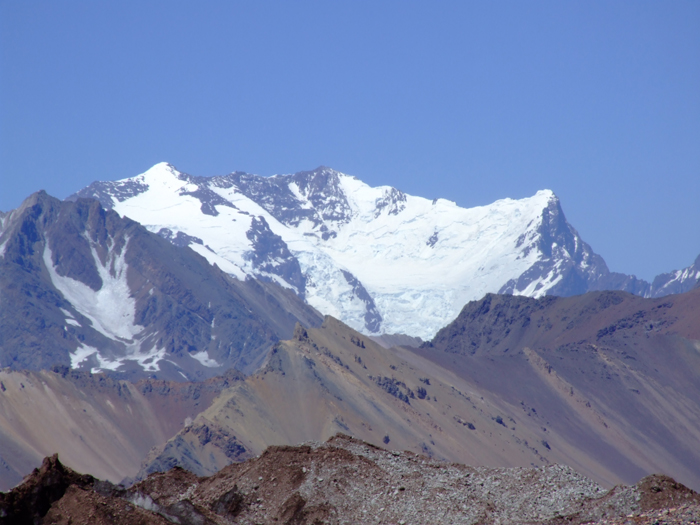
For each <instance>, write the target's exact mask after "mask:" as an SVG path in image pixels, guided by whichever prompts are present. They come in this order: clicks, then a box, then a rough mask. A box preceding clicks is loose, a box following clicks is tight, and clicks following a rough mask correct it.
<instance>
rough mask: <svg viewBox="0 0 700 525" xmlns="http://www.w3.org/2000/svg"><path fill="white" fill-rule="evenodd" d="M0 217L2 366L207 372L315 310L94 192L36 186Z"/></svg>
mask: <svg viewBox="0 0 700 525" xmlns="http://www.w3.org/2000/svg"><path fill="white" fill-rule="evenodd" d="M0 221H2V223H1V224H0V367H6V366H9V367H12V368H14V369H34V370H36V369H45V368H51V367H53V366H54V365H61V366H70V367H71V368H78V369H85V370H91V371H94V372H102V371H114V372H119V373H120V374H122V376H126V377H132V378H138V377H143V376H144V375H149V376H150V375H155V376H157V377H159V378H168V379H175V380H182V379H202V378H206V377H210V376H214V375H216V374H220V373H222V371H224V370H227V369H228V368H231V367H236V368H238V369H239V370H242V371H246V372H250V371H252V370H254V369H256V368H257V367H258V366H259V365H260V363H261V362H262V360H263V359H264V357H265V354H266V352H267V350H268V349H269V347H270V346H271V345H272V344H273V343H275V342H276V341H277V340H279V339H281V338H288V337H290V336H291V334H292V332H293V329H294V325H295V323H296V322H297V321H299V322H301V323H303V324H305V325H307V326H313V325H315V324H320V322H321V317H320V315H319V314H318V313H317V312H315V311H313V309H311V308H309V307H308V306H307V305H306V304H305V303H304V302H303V301H301V300H300V299H299V298H298V297H297V296H296V295H295V294H293V293H291V292H290V291H287V290H284V289H281V288H280V287H279V286H276V285H274V284H272V283H261V282H260V281H258V280H252V279H249V280H246V281H241V280H236V279H231V278H230V277H229V276H228V275H226V274H225V273H224V272H222V271H221V270H219V269H217V268H215V267H213V266H212V265H210V264H209V263H208V262H207V261H206V260H205V259H204V258H202V257H200V256H198V255H197V254H195V253H193V252H192V251H191V250H182V249H179V248H177V247H176V246H173V245H172V244H171V243H169V242H166V241H165V240H164V239H162V238H160V237H159V236H157V235H154V234H152V233H150V232H148V231H147V230H146V229H144V228H143V227H142V226H141V225H139V224H138V223H136V222H134V221H132V220H130V219H127V218H122V217H120V216H119V214H117V213H116V212H114V211H106V210H104V209H103V208H102V206H101V205H100V203H99V202H97V201H95V200H92V199H89V200H88V199H79V200H77V201H76V202H61V201H59V200H58V199H55V198H53V197H50V196H49V195H47V194H46V193H44V192H39V193H35V194H34V195H32V196H30V197H29V198H28V199H27V200H25V202H24V203H23V204H22V206H20V207H19V208H18V209H16V210H13V211H11V212H9V213H8V214H6V215H5V216H4V218H2V217H0Z"/></svg>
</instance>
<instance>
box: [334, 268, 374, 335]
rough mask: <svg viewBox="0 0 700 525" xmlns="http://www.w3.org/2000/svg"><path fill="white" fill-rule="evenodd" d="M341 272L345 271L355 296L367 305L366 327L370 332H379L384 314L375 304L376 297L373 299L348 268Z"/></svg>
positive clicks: (344, 275)
mask: <svg viewBox="0 0 700 525" xmlns="http://www.w3.org/2000/svg"><path fill="white" fill-rule="evenodd" d="M341 272H342V273H343V277H345V280H346V281H347V282H348V284H349V285H350V286H352V291H353V294H354V295H355V297H357V298H358V299H360V300H361V301H363V302H364V303H365V305H366V309H365V327H366V328H367V330H369V331H370V332H374V333H376V332H379V329H380V327H381V325H382V314H380V313H379V310H377V306H376V305H375V304H374V299H372V296H371V295H370V294H369V293H368V292H367V290H366V289H365V287H364V286H362V283H361V282H360V281H359V280H358V279H357V278H356V277H355V276H354V275H353V274H351V273H350V272H348V271H347V270H341Z"/></svg>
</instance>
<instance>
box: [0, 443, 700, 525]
mask: <svg viewBox="0 0 700 525" xmlns="http://www.w3.org/2000/svg"><path fill="white" fill-rule="evenodd" d="M59 478H60V479H59ZM57 480H59V481H60V483H59V485H60V487H59V488H60V490H58V489H57V487H58V486H59V485H56V483H58V481H57ZM61 480H62V481H61ZM47 494H48V496H47ZM31 498H33V499H31ZM37 498H38V499H37ZM42 498H43V500H46V501H47V503H48V504H47V508H48V512H47V513H44V514H42V515H43V519H39V520H38V521H37V515H36V513H34V514H33V515H32V517H31V521H22V520H19V519H17V516H20V515H19V514H13V512H14V510H13V509H14V508H15V507H12V505H15V506H16V508H18V509H26V508H29V507H31V506H32V505H34V504H35V503H32V502H36V501H38V500H40V499H42ZM51 498H52V499H51ZM30 500H31V501H30ZM49 500H50V501H49ZM49 506H50V508H49ZM20 517H21V516H20ZM699 517H700V495H698V494H697V493H695V492H693V491H692V490H690V489H688V488H687V487H685V486H683V485H681V484H679V483H676V482H675V481H674V480H673V479H671V478H668V477H665V476H649V477H647V478H644V479H643V480H642V481H640V482H639V483H638V484H636V485H634V486H631V487H625V486H618V487H615V488H613V489H612V490H610V491H606V490H604V489H603V488H602V487H601V486H599V485H598V484H597V483H595V482H593V481H591V480H590V479H588V478H586V477H584V476H582V475H580V474H578V473H577V472H575V471H574V470H572V469H571V468H570V467H566V466H561V465H551V466H546V467H538V468H485V467H468V466H464V465H458V464H447V463H442V462H439V461H436V460H432V459H429V458H427V457H425V456H421V455H417V454H414V453H411V452H390V451H386V450H383V449H380V448H378V447H375V446H373V445H369V444H367V443H364V442H362V441H359V440H356V439H353V438H351V437H348V436H342V435H338V436H336V437H334V438H332V439H330V440H329V441H328V442H326V443H306V444H303V445H300V446H296V447H291V446H282V447H270V448H268V449H267V450H266V451H265V452H264V453H263V454H262V455H260V456H259V457H256V458H254V459H251V460H249V461H246V462H245V463H239V464H234V465H230V466H228V467H226V468H225V469H223V470H222V471H220V472H219V473H217V474H215V475H214V476H211V477H208V478H198V477H197V476H195V475H194V474H192V473H191V472H188V471H185V470H183V469H179V468H176V469H173V470H171V471H169V472H166V473H157V474H153V475H151V476H150V477H148V478H147V479H146V480H144V481H142V482H140V483H138V484H136V485H134V486H133V487H131V488H130V489H128V490H127V489H124V488H122V487H116V486H114V485H111V484H109V483H107V482H101V481H97V480H94V478H91V477H90V476H79V475H77V474H75V473H73V472H72V471H70V470H69V469H66V468H65V467H63V466H62V465H60V463H59V462H58V460H57V459H56V458H55V457H54V458H47V460H46V461H45V464H44V465H43V466H42V469H38V470H36V471H35V472H34V473H33V474H32V475H31V476H29V477H28V479H27V480H26V481H25V483H24V484H22V485H20V486H19V487H17V488H16V489H14V490H13V491H12V492H10V493H8V494H4V495H3V494H0V525H2V524H5V523H8V524H10V523H12V524H13V525H14V524H20V523H25V522H26V523H30V522H31V523H58V524H66V525H68V524H78V523H91V524H96V525H102V524H119V525H136V524H146V523H179V524H181V525H187V524H191V525H214V524H222V525H223V524H232V523H237V524H250V525H253V524H268V523H284V524H287V525H293V524H322V523H328V524H338V525H340V524H357V523H368V524H386V525H389V524H394V525H409V524H438V523H444V524H485V523H489V524H491V523H493V524H518V523H522V524H535V523H543V524H548V525H563V524H575V525H580V524H585V523H597V524H645V525H646V524H648V525H652V524H691V523H699V520H698V519H699ZM8 520H9V521H8Z"/></svg>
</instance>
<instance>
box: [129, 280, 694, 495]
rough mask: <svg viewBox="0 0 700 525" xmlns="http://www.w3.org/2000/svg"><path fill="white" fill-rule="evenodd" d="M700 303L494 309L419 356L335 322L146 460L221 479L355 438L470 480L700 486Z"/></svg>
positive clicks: (555, 301) (492, 299)
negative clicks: (667, 479)
mask: <svg viewBox="0 0 700 525" xmlns="http://www.w3.org/2000/svg"><path fill="white" fill-rule="evenodd" d="M699 309H700V289H697V290H693V291H691V292H688V293H686V294H682V295H677V296H673V297H672V298H662V299H643V298H640V297H636V296H634V295H631V294H628V293H624V292H591V293H588V294H585V295H582V296H576V297H570V298H557V297H544V298H540V299H532V298H527V297H517V296H503V295H500V296H498V295H488V296H487V297H486V298H484V299H482V300H480V301H476V302H472V303H469V304H468V305H467V306H465V308H464V309H463V311H462V313H460V315H459V316H458V318H457V319H456V320H455V321H454V322H453V323H451V324H450V325H449V326H448V327H446V328H444V329H443V330H441V331H440V332H439V333H438V334H437V336H436V337H435V339H434V340H433V341H432V342H431V343H429V344H426V345H424V346H423V347H422V348H421V349H413V350H412V349H408V348H392V349H384V348H382V347H380V346H379V345H377V344H375V343H374V342H372V341H371V340H370V339H369V338H368V337H365V336H363V335H361V334H359V333H357V332H355V331H353V330H352V329H351V328H349V327H347V326H346V325H344V324H343V323H341V322H339V321H336V320H335V319H333V318H330V317H327V318H326V320H325V321H324V324H323V326H322V327H321V328H319V329H309V330H303V329H301V328H299V329H297V331H296V333H295V337H294V339H293V340H290V341H283V342H280V343H278V344H277V345H276V346H275V349H274V350H273V353H272V354H271V355H270V357H269V359H268V361H267V363H266V365H265V367H263V368H262V369H261V370H260V371H258V372H257V373H256V374H254V375H252V376H249V377H247V378H246V379H245V381H240V382H237V383H236V384H234V385H233V386H232V387H231V388H230V389H228V390H225V391H223V392H222V393H221V395H220V397H219V398H218V399H217V400H216V401H215V402H214V403H213V404H212V405H211V406H210V407H209V408H208V409H207V410H205V411H203V412H202V413H200V414H199V415H198V416H197V418H196V419H195V420H194V422H193V423H192V425H190V426H187V427H186V428H184V429H183V430H181V431H180V432H179V433H178V434H177V435H176V436H175V437H173V438H171V439H170V440H169V441H168V442H167V443H166V444H165V445H164V446H162V447H160V448H158V449H156V450H155V451H154V452H153V453H152V454H151V455H150V456H149V458H148V459H147V461H146V466H145V468H144V470H143V471H142V475H144V474H146V473H148V472H152V471H155V470H161V469H166V468H169V467H171V466H172V465H175V464H179V465H181V466H183V467H185V468H187V469H190V470H192V471H193V472H195V473H197V474H199V475H205V474H211V473H213V472H216V471H217V470H219V469H220V468H222V467H223V466H224V465H226V464H228V463H230V462H234V461H238V460H239V458H240V457H245V455H246V454H248V455H250V454H252V455H256V454H260V453H261V452H262V451H263V450H264V449H265V447H266V446H269V445H273V444H276V445H281V444H295V443H300V442H304V441H309V440H324V439H327V438H328V437H330V436H332V435H333V434H335V433H336V432H344V433H347V434H350V435H353V436H356V437H359V438H361V439H363V440H366V441H368V442H370V443H374V444H376V445H379V446H386V447H388V448H392V449H397V450H411V451H414V452H418V453H423V454H427V455H430V456H433V457H435V458H441V459H446V460H450V461H459V462H464V463H466V464H470V465H489V466H516V465H522V466H525V465H531V464H534V465H547V464H551V463H563V464H567V465H570V466H571V467H573V468H574V469H576V470H577V471H579V472H581V473H583V474H585V475H587V476H589V477H591V478H593V479H595V480H596V481H598V482H600V483H603V484H604V485H607V486H612V485H613V484H615V483H619V482H626V483H631V482H634V481H636V480H638V479H639V478H641V477H642V476H644V475H647V474H651V473H654V472H661V473H666V474H668V475H671V476H673V477H675V478H676V479H678V480H680V481H682V482H683V483H685V484H687V485H689V486H691V487H700V475H699V473H700V451H699V450H698V448H697V443H698V439H700V387H699V386H698V381H697V378H698V377H700V353H699V352H698V350H700V324H698V322H697V320H698V319H697V312H698V311H699Z"/></svg>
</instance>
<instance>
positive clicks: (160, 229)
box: [71, 163, 698, 339]
mask: <svg viewBox="0 0 700 525" xmlns="http://www.w3.org/2000/svg"><path fill="white" fill-rule="evenodd" d="M79 196H80V197H94V198H97V199H99V200H100V202H102V204H103V205H104V206H105V207H107V208H113V209H114V210H116V211H117V212H119V213H120V214H122V215H125V216H128V217H130V218H132V219H134V220H136V221H138V222H140V223H141V224H143V225H144V226H146V227H147V228H148V229H149V230H151V231H152V232H156V233H159V234H160V235H161V236H163V237H165V238H167V239H169V240H170V241H171V242H173V243H175V244H177V245H189V246H190V247H192V248H193V249H194V250H195V251H197V252H198V253H200V254H201V255H203V256H204V257H206V258H207V259H208V260H209V261H210V262H211V263H216V264H217V265H218V266H219V267H220V268H221V269H223V270H224V271H226V272H228V273H230V274H231V275H234V276H236V277H238V278H244V277H245V276H256V277H259V278H262V279H268V280H271V281H273V282H276V283H278V284H280V285H282V286H285V287H287V288H290V289H292V290H294V291H295V292H296V293H297V294H298V295H299V296H300V297H303V298H305V299H306V301H307V302H308V303H309V304H310V305H312V306H314V307H315V308H317V309H318V310H319V311H321V312H323V313H324V314H329V315H333V316H335V317H337V318H339V319H342V320H343V321H344V322H345V323H347V324H348V325H349V326H352V327H353V328H355V329H356V330H359V331H360V332H363V333H365V334H377V335H379V334H385V333H387V334H392V333H401V334H406V335H409V336H417V337H421V338H423V339H427V338H430V337H432V336H433V335H434V334H435V333H436V332H437V331H438V330H439V329H440V328H442V327H443V326H444V325H445V324H447V323H448V322H450V321H451V320H452V319H454V317H455V316H456V315H457V314H458V313H459V311H460V309H461V308H462V306H463V305H464V304H465V303H467V302H468V301H470V300H475V299H480V298H481V297H483V296H484V294H486V293H489V292H492V293H496V292H498V293H508V294H519V295H526V296H531V297H540V296H543V295H545V294H549V295H563V296H568V295H575V294H581V293H585V292H586V291H589V290H596V289H622V290H626V291H629V292H632V293H635V294H638V295H642V296H655V295H657V294H658V293H667V292H668V291H670V290H678V291H680V290H685V289H686V288H687V285H690V284H691V282H692V281H693V279H694V280H695V281H697V278H698V275H697V272H696V273H695V274H692V275H691V274H690V273H689V274H688V275H687V276H686V278H685V281H683V284H680V283H679V285H678V286H675V285H672V284H671V281H673V282H676V280H677V279H679V277H675V276H670V277H669V278H668V279H667V281H668V283H667V285H666V286H665V287H663V286H661V285H657V284H656V283H655V284H654V286H651V285H649V283H646V282H645V281H641V280H639V279H636V278H635V277H633V276H627V275H623V274H617V273H611V272H610V271H609V270H608V268H607V266H606V264H605V262H604V261H603V259H602V258H601V257H600V256H599V255H596V254H595V253H594V252H593V251H592V250H591V248H590V246H588V244H586V243H585V242H584V241H583V240H582V239H581V238H580V236H579V235H578V233H577V232H576V230H575V229H574V228H573V227H572V226H571V225H569V223H568V222H567V221H566V218H565V217H564V213H563V211H562V209H561V206H560V204H559V200H558V199H557V197H556V196H555V195H554V194H553V193H552V192H551V191H549V190H544V191H540V192H538V193H537V194H536V195H534V196H533V197H530V198H527V199H522V200H511V199H504V200H501V201H497V202H495V203H493V204H491V205H488V206H482V207H477V208H471V209H464V208H460V207H459V206H457V205H456V204H455V203H454V202H451V201H448V200H444V199H436V200H433V201H430V200H427V199H424V198H421V197H413V196H410V195H406V194H404V193H402V192H401V191H399V190H397V189H396V188H391V187H386V186H383V187H378V188H371V187H369V186H367V185H366V184H364V183H363V182H362V181H360V180H358V179H357V178H355V177H351V176H348V175H344V174H342V173H339V172H337V171H334V170H332V169H330V168H324V167H321V168H318V169H316V170H314V171H309V172H300V173H296V174H293V175H279V176H274V177H260V176H256V175H250V174H246V173H240V172H236V173H232V174H230V175H226V176H219V177H195V176H191V175H188V174H185V173H181V172H179V171H177V170H176V169H175V168H174V167H173V166H170V165H168V164H164V163H163V164H158V165H156V166H154V167H153V168H151V169H150V170H148V171H147V172H146V173H144V174H142V175H139V176H137V177H132V178H128V179H124V180H120V181H117V182H95V183H93V184H91V185H90V186H88V187H87V188H85V189H83V190H81V191H79V192H78V193H77V194H76V195H74V196H73V197H71V198H77V197H79Z"/></svg>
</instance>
